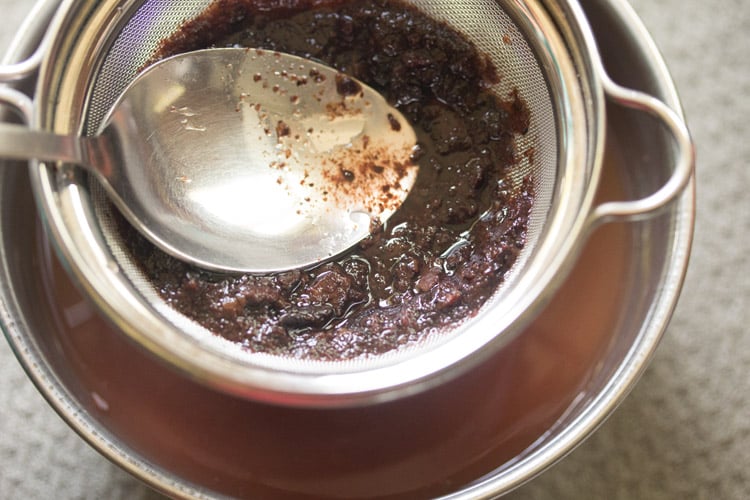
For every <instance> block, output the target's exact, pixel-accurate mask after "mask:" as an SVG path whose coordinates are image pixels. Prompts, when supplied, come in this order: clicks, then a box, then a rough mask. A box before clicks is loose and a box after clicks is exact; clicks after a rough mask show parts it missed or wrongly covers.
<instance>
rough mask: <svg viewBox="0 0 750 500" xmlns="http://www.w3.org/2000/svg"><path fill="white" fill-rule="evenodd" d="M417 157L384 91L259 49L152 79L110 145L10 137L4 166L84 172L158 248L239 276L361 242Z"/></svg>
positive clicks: (27, 134)
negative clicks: (53, 164) (51, 165)
mask: <svg viewBox="0 0 750 500" xmlns="http://www.w3.org/2000/svg"><path fill="white" fill-rule="evenodd" d="M415 144H416V136H415V134H414V131H413V130H412V129H411V127H410V126H409V124H408V122H407V121H406V119H404V117H403V116H402V115H401V114H400V113H399V112H398V111H397V110H395V109H394V108H392V107H390V106H389V105H388V103H387V102H386V101H385V100H384V99H383V97H382V96H380V95H379V94H378V93H377V92H375V91H374V90H373V89H371V88H369V87H367V86H366V85H364V84H362V83H360V82H358V81H356V80H354V79H352V78H349V77H347V76H345V75H343V74H341V73H339V72H338V71H336V70H335V69H332V68H329V67H326V66H324V65H322V64H319V63H317V62H312V61H310V60H306V59H302V58H298V57H294V56H291V55H288V54H279V53H276V52H270V51H262V50H255V49H210V50H203V51H197V52H192V53H188V54H183V55H179V56H175V57H173V58H170V59H166V60H163V61H161V62H159V63H157V64H155V65H154V66H151V67H150V68H148V69H147V70H146V71H144V72H143V73H142V74H141V75H140V76H139V77H137V78H136V79H135V80H134V81H133V82H132V84H131V85H130V86H129V87H128V88H127V89H126V90H125V92H124V93H123V95H122V96H121V98H120V99H119V100H118V101H117V103H116V104H115V106H114V107H113V109H112V111H111V112H110V114H109V116H108V118H107V119H106V120H105V123H104V126H103V127H102V128H101V130H100V133H99V135H97V136H96V137H75V136H61V135H54V134H49V133H45V132H39V131H30V130H28V129H26V128H23V127H20V126H14V125H8V124H3V125H2V126H0V157H5V158H16V159H30V158H34V159H39V160H57V161H61V162H66V163H75V164H78V165H81V166H82V167H84V168H86V169H87V170H88V171H89V172H91V173H93V174H94V175H95V176H96V177H97V178H98V180H99V181H100V182H101V183H102V184H103V185H104V186H105V188H106V191H107V192H108V194H109V196H110V198H111V199H112V201H113V202H114V203H115V205H116V206H117V207H118V208H119V209H120V211H122V213H123V214H124V215H125V216H126V217H127V218H128V220H129V221H130V222H131V223H132V224H133V225H134V226H135V227H136V228H137V229H138V230H139V231H141V232H142V233H143V234H144V235H145V236H146V237H148V238H149V239H150V240H151V241H152V242H154V243H155V244H156V245H157V246H159V247H160V248H162V249H163V250H165V251H166V252H168V253H170V254H172V255H174V256H175V257H177V258H179V259H183V260H185V261H188V262H191V263H193V264H196V265H198V266H200V267H203V268H207V269H212V270H217V271H228V272H235V271H242V272H272V271H281V270H287V269H292V268H298V267H305V266H309V265H312V264H315V263H318V262H320V261H322V260H325V259H328V258H330V257H332V256H335V255H337V254H339V253H341V252H343V251H345V250H347V249H348V248H350V247H351V246H352V245H354V244H356V243H357V242H359V241H360V240H361V239H362V238H364V237H366V236H367V235H368V234H370V231H371V227H372V225H373V224H374V223H380V222H384V221H385V220H386V219H387V218H388V217H389V216H390V215H391V214H392V213H393V212H394V211H395V210H396V209H397V208H398V207H399V206H400V204H401V202H402V201H403V200H404V198H405V197H406V196H407V194H408V192H409V190H410V189H411V186H412V184H413V183H414V180H415V178H416V173H417V168H416V166H415V165H414V164H413V163H412V162H411V155H412V153H413V148H414V147H415Z"/></svg>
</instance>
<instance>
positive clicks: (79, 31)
mask: <svg viewBox="0 0 750 500" xmlns="http://www.w3.org/2000/svg"><path fill="white" fill-rule="evenodd" d="M210 3H211V2H210V0H180V1H177V0H127V1H124V2H123V1H119V0H102V1H94V0H88V1H87V0H80V1H74V0H70V1H67V2H65V3H64V5H63V7H62V8H61V10H60V14H59V15H58V17H57V19H56V22H55V23H54V24H53V27H52V29H51V30H50V35H49V36H48V38H47V47H46V58H45V61H44V63H43V65H42V71H41V73H40V81H39V86H38V90H37V94H36V96H37V110H36V111H37V116H36V119H37V126H39V127H41V128H45V129H50V130H53V131H56V132H58V133H87V134H90V133H94V132H95V131H96V130H97V129H98V127H99V124H100V122H101V120H102V119H103V118H104V116H105V115H106V113H107V111H108V110H109V108H110V106H111V105H112V104H113V103H114V101H115V99H116V98H117V97H118V95H119V94H120V92H121V91H122V90H123V89H124V88H125V86H126V85H127V84H128V82H129V81H130V80H131V79H132V78H134V76H135V75H136V74H137V72H138V70H139V68H141V67H142V65H143V64H144V63H145V62H146V61H147V60H148V59H149V58H150V57H151V56H152V55H153V54H154V52H155V50H156V49H157V46H158V44H159V42H160V41H161V40H162V39H164V38H166V37H167V36H169V35H170V34H172V33H174V32H175V31H176V30H177V28H178V27H179V26H180V25H181V24H182V23H183V22H184V21H185V20H186V19H189V18H192V17H193V16H195V15H197V14H198V13H200V12H202V11H203V10H204V9H205V8H206V7H207V6H208V5H209V4H210ZM410 3H412V4H414V5H415V6H416V7H417V8H419V9H421V10H422V11H424V12H426V13H428V14H429V15H431V16H432V17H434V18H437V19H439V20H442V21H444V22H446V23H447V24H448V25H450V26H452V27H453V28H455V29H457V30H458V31H460V32H462V33H463V34H464V35H465V36H466V37H467V38H468V39H469V40H471V41H472V42H473V43H474V44H475V45H476V46H477V47H478V48H479V49H480V50H481V51H482V52H484V53H485V54H487V55H488V56H489V57H490V59H491V60H492V61H493V62H494V64H495V65H496V66H497V68H498V70H499V73H500V74H501V75H502V80H501V83H499V84H498V85H497V87H496V88H495V89H494V91H495V92H497V93H498V95H503V96H504V95H507V94H508V93H509V92H510V91H511V90H512V89H518V92H519V94H520V95H521V96H522V97H523V99H524V100H525V102H526V103H527V105H528V107H529V111H530V114H531V128H530V130H529V133H528V134H526V135H525V136H524V137H523V138H521V139H520V142H519V143H518V149H519V151H528V150H532V149H533V153H534V154H533V161H529V158H530V157H531V156H532V155H526V157H525V159H524V160H523V161H522V163H521V165H519V167H518V168H517V169H516V172H517V180H520V179H521V178H523V177H525V176H526V175H527V174H529V173H532V174H533V175H532V178H533V180H534V190H535V204H534V208H533V212H532V214H531V221H530V224H529V230H528V240H527V245H526V247H525V248H524V250H523V252H522V253H521V254H520V256H519V259H518V260H517V262H516V263H515V265H514V267H513V268H512V269H511V271H510V272H509V274H508V276H506V278H505V281H504V283H503V284H502V286H500V288H499V289H498V290H497V292H496V293H495V295H494V296H493V297H492V298H491V299H490V300H488V302H487V303H486V304H485V305H484V306H483V308H482V309H481V310H480V311H479V312H478V313H477V314H476V316H474V317H471V318H467V319H466V320H465V321H464V322H463V323H462V324H461V325H460V326H459V327H457V328H455V329H454V330H452V331H450V332H443V333H441V334H439V335H434V336H431V337H429V338H428V339H427V340H425V341H424V342H422V343H420V344H418V345H415V346H410V347H408V348H405V349H402V350H397V351H395V352H392V353H389V354H385V355H382V356H379V357H372V358H367V359H358V360H351V361H336V362H334V361H311V360H299V359H292V358H290V357H280V356H272V355H266V354H256V353H249V352H247V351H244V350H242V349H240V348H238V347H237V346H236V345H235V344H233V343H230V342H228V341H225V340H223V339H221V338H219V337H218V336H216V335H214V334H212V333H211V332H208V331H206V330H205V329H203V328H202V327H201V326H199V325H198V324H196V323H194V322H193V321H192V320H190V319H188V318H186V317H184V316H182V315H180V314H179V313H177V312H175V311H174V310H173V309H172V308H171V307H170V306H168V305H167V304H166V303H165V302H163V300H162V299H161V298H160V297H159V296H158V294H157V293H156V291H154V290H153V288H152V286H151V285H150V283H149V281H148V280H147V279H146V278H145V277H144V276H143V275H142V274H141V272H140V271H139V267H138V265H136V264H135V263H134V262H131V261H130V260H129V259H130V257H129V253H128V252H126V251H124V249H123V247H124V245H126V243H125V242H123V241H121V240H120V237H119V235H118V234H119V233H118V232H117V231H115V230H113V223H112V220H111V214H110V213H109V211H108V210H109V209H108V206H107V204H106V203H105V201H104V200H105V198H104V195H103V193H102V191H101V189H100V188H99V187H98V186H97V185H95V184H90V183H89V182H88V180H87V179H86V178H84V177H83V175H82V174H81V173H80V172H79V171H78V169H76V168H75V167H74V166H68V165H61V166H51V165H46V164H35V165H34V166H33V168H32V169H31V172H32V179H33V184H34V187H35V193H36V195H37V198H38V201H39V204H40V206H41V212H42V214H43V216H44V218H45V221H46V222H47V226H48V228H49V230H50V232H51V234H52V235H53V241H54V242H55V243H56V246H57V247H58V250H59V251H60V253H61V255H62V256H63V261H64V262H65V263H66V265H67V267H68V268H69V270H70V272H71V273H72V274H73V275H74V276H75V277H76V278H77V281H78V282H79V283H80V284H81V286H82V287H83V288H84V290H85V292H86V293H87V294H88V295H89V296H90V297H91V298H92V299H93V300H94V301H95V302H96V304H97V305H98V306H99V307H100V308H101V309H102V311H103V312H104V314H105V315H106V316H107V317H108V318H110V319H111V320H112V321H113V322H114V323H115V324H116V325H117V326H118V327H120V328H121V329H122V331H123V332H125V333H126V334H127V335H128V336H129V337H131V338H132V339H133V340H134V341H135V342H137V343H139V344H141V345H143V346H144V347H145V348H146V349H148V350H149V351H151V352H152V353H154V354H155V355H157V356H159V357H161V358H163V359H165V360H167V361H168V362H169V363H171V364H173V365H175V366H176V367H178V368H180V369H182V370H184V371H185V372H187V373H189V374H190V375H192V376H194V377H196V378H198V379H200V380H201V381H204V382H206V383H208V384H211V385H213V386H215V387H218V388H220V389H223V390H227V391H230V392H232V393H235V394H238V395H242V396H246V397H250V398H255V399H259V400H265V401H270V402H275V403H281V404H290V405H313V406H340V405H350V404H363V403H367V402H375V401H382V400H385V399H390V398H394V397H400V396H403V395H406V394H410V393H413V392H415V391H418V390H423V389H424V388H425V387H429V386H431V385H433V384H437V383H440V382H441V381H443V380H445V379H446V378H447V377H450V376H453V375H455V374H456V373H458V372H460V371H461V370H466V369H469V368H470V367H472V366H474V365H475V364H476V363H478V362H480V361H481V360H482V359H485V357H486V356H487V355H489V354H490V353H491V352H494V351H495V350H496V349H498V348H499V347H501V346H502V345H504V343H506V342H507V341H508V340H509V339H510V338H512V337H513V335H514V334H515V333H517V332H518V331H519V330H520V329H521V328H522V327H523V326H525V325H526V324H527V323H528V322H529V321H530V320H531V319H532V318H533V317H534V315H535V314H536V312H537V311H538V310H539V308H540V307H542V306H543V305H544V304H545V303H546V301H547V300H548V298H549V297H550V296H551V294H552V293H553V292H554V290H555V289H556V288H557V285H558V284H559V283H560V282H561V281H562V278H563V276H564V275H565V273H566V270H567V269H568V267H569V266H570V265H571V264H572V260H573V259H574V257H575V256H576V254H577V249H578V248H579V247H580V245H581V243H582V242H583V240H584V239H585V236H586V234H587V232H588V231H590V230H591V229H592V228H593V227H595V226H596V225H597V224H598V223H600V222H603V221H607V220H610V219H614V218H619V219H633V218H638V217H641V216H644V215H646V214H649V213H652V212H654V211H655V210H657V209H658V208H660V207H662V206H664V205H665V204H666V203H668V202H669V201H670V200H671V199H672V198H674V197H675V196H676V195H677V194H679V193H680V192H681V191H682V189H683V188H684V186H685V185H686V183H687V181H688V179H689V177H690V173H691V170H692V156H691V155H692V150H691V145H690V141H689V137H688V134H687V131H686V130H685V127H684V125H683V124H682V122H680V120H679V119H678V118H677V117H676V115H675V114H674V113H672V112H671V111H670V110H669V109H668V108H667V107H666V106H664V105H663V104H661V103H660V102H658V101H656V100H654V99H652V98H650V97H647V96H644V95H642V94H639V93H636V92H633V91H629V90H625V89H622V88H620V87H618V86H617V85H615V84H614V83H612V82H611V81H610V80H609V79H608V78H607V76H606V74H605V73H604V71H603V69H602V68H601V66H600V62H599V59H598V55H597V53H596V48H595V46H594V43H593V38H592V36H591V33H590V32H589V30H588V27H587V25H586V21H585V19H584V17H583V15H582V12H581V10H580V8H579V7H578V5H577V3H576V2H573V1H568V2H562V1H555V0H529V1H525V2H524V1H521V0H507V1H504V0H460V1H457V0H410ZM605 94H606V95H608V96H609V97H610V98H613V99H614V100H616V101H618V102H620V103H622V104H625V105H629V106H632V107H636V108H641V109H645V110H647V111H649V112H651V113H652V114H654V115H655V116H656V117H657V118H658V119H660V120H661V121H662V122H663V123H665V125H666V126H668V127H669V129H670V130H671V131H672V133H673V135H674V137H675V144H676V148H678V154H677V155H676V157H677V158H678V159H679V161H678V165H677V166H676V168H675V170H674V175H673V176H672V178H670V179H669V180H668V182H667V183H666V184H665V185H664V187H663V188H662V189H660V190H659V191H658V192H657V193H655V194H654V195H652V196H650V197H648V198H646V199H643V200H637V201H630V202H621V203H608V204H605V205H600V206H598V207H594V206H593V196H594V192H595V190H596V187H597V183H598V177H599V170H600V164H601V155H602V151H603V147H604V130H605V116H604V114H605Z"/></svg>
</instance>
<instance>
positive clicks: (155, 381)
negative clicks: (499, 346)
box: [37, 157, 629, 498]
mask: <svg viewBox="0 0 750 500" xmlns="http://www.w3.org/2000/svg"><path fill="white" fill-rule="evenodd" d="M616 166H617V158H616V157H610V158H609V160H608V162H607V168H608V169H609V170H612V167H616ZM614 174H615V175H613V173H612V172H610V174H609V175H605V184H604V186H603V190H602V195H603V197H604V198H607V199H609V198H612V197H615V196H618V195H619V192H620V189H619V187H618V181H617V179H616V172H614ZM39 233H41V231H39ZM628 241H629V240H628V232H627V229H626V226H622V225H610V226H606V227H604V228H603V229H601V230H598V231H597V232H596V233H595V234H594V235H593V237H592V238H591V240H590V241H589V243H588V244H587V246H586V248H585V250H584V252H583V254H582V255H581V258H580V259H579V262H578V264H577V266H576V267H575V269H574V271H573V272H572V275H571V276H570V278H569V279H568V280H567V282H566V283H565V284H564V286H563V287H562V289H561V290H560V292H559V293H558V294H557V295H556V297H555V298H554V300H553V301H552V303H551V304H549V306H548V307H547V308H546V309H545V311H544V312H543V313H542V314H541V316H540V317H539V318H538V319H537V320H536V321H535V322H534V323H533V324H532V325H531V326H530V327H529V328H528V329H527V331H525V332H524V333H523V334H521V335H520V336H519V337H518V338H517V339H515V340H514V341H513V342H512V343H511V344H510V345H508V346H507V347H506V348H504V349H503V350H502V351H501V352H499V353H497V354H496V355H494V356H492V357H491V359H490V360H489V361H487V362H485V363H484V364H483V365H481V366H480V367H478V368H476V369H474V370H472V371H471V372H470V373H468V374H465V375H463V376H461V377H459V378H458V379H455V380H453V381H451V382H448V383H445V384H443V385H442V386H440V387H438V388H436V389H433V390H430V391H428V392H425V393H423V394H420V395H417V396H413V397H410V398H406V399H403V400H399V401H395V402H391V403H387V404H381V405H378V406H374V407H368V408H357V409H346V410H300V409H289V408H282V407H274V406H268V405H265V404H258V403H254V402H250V401H244V400H241V399H237V398H235V397H231V396H227V395H224V394H221V393H218V392H215V391H213V390H210V389H208V388H206V387H204V386H202V385H200V384H197V383H195V382H194V381H192V380H190V379H188V378H186V377H185V376H183V375H181V374H179V373H176V372H174V371H173V370H171V369H170V368H168V367H165V366H164V365H162V364H161V362H159V361H158V360H155V359H153V358H152V357H151V356H149V355H147V354H144V353H143V352H142V351H141V350H140V349H139V348H138V347H136V346H134V345H133V344H132V343H131V342H130V341H128V340H127V339H126V338H125V337H124V336H123V335H122V334H120V333H118V332H117V331H116V330H114V329H112V328H111V327H110V326H109V324H108V323H107V322H106V321H105V320H103V319H102V318H101V317H100V316H98V315H97V314H96V313H95V312H94V309H93V307H92V306H90V305H89V304H88V302H86V301H85V300H84V299H82V298H81V296H80V294H79V293H78V292H77V291H76V289H75V288H74V286H73V285H72V284H71V282H70V281H69V279H68V277H67V275H66V274H65V272H64V271H63V269H62V267H61V266H60V265H59V263H58V262H57V260H56V259H50V258H48V257H47V258H46V265H44V266H42V268H43V270H42V271H41V273H42V276H39V277H37V278H38V279H41V280H43V282H45V283H46V284H47V286H48V287H49V292H50V296H51V297H54V300H51V301H50V304H48V305H47V307H49V308H51V310H52V313H54V314H55V315H57V316H58V317H59V318H60V321H59V324H60V328H59V331H57V332H54V333H55V334H56V335H57V337H58V340H59V342H60V345H61V347H62V351H63V353H64V357H63V358H62V360H61V361H60V363H61V364H62V365H64V364H65V363H66V362H67V363H68V365H67V366H61V367H60V369H62V370H65V371H67V370H72V373H74V377H75V379H77V381H78V384H79V385H78V388H77V389H76V388H74V391H75V392H76V393H77V397H78V398H79V400H80V403H81V405H82V406H83V407H84V408H85V409H86V410H87V411H89V412H90V413H91V414H92V415H93V416H94V418H96V419H97V420H99V421H100V422H101V424H102V425H103V427H104V428H106V429H107V430H108V431H110V432H111V433H112V434H113V435H114V436H116V438H117V439H119V440H121V441H122V442H124V443H127V444H128V445H129V446H130V447H131V448H132V449H133V450H134V451H135V452H136V453H138V454H140V455H141V456H143V457H145V458H146V459H147V460H149V461H151V462H152V463H154V464H157V465H159V466H161V467H163V468H164V469H166V470H167V471H170V472H173V473H174V474H176V475H178V476H179V477H181V478H184V479H185V480H186V481H189V482H191V483H194V484H197V485H200V486H201V487H205V488H208V489H210V490H212V491H215V492H219V493H221V494H226V495H232V496H240V497H248V496H251V497H254V498H255V497H263V498H290V497H300V496H310V497H323V496H326V497H339V498H356V497H360V498H364V497H389V498H415V497H427V496H434V495H438V494H444V493H448V492H451V491H455V490H457V489H460V488H461V486H462V485H465V484H467V483H468V482H471V481H472V480H475V479H476V478H478V477H480V476H482V475H484V474H487V473H489V472H491V471H492V470H494V469H496V468H497V467H500V466H502V464H504V463H506V462H507V461H509V460H511V459H512V458H513V457H515V456H517V455H518V454H519V453H521V452H522V451H523V450H525V449H527V448H528V447H529V446H531V445H532V444H533V443H534V442H535V441H536V440H537V439H539V438H540V437H541V436H542V435H543V434H544V433H545V432H546V431H547V430H549V429H550V428H551V427H552V426H553V424H554V423H555V421H556V420H557V419H558V418H559V417H560V416H561V415H562V414H563V412H564V411H565V410H566V408H567V407H568V406H569V405H570V404H571V403H572V402H573V401H574V399H575V398H576V396H577V395H578V394H579V392H580V390H581V389H582V388H583V386H584V385H585V383H586V382H587V380H589V378H590V377H591V376H592V375H593V374H594V373H595V370H596V365H597V363H598V361H599V360H600V359H602V357H603V356H604V355H605V353H606V351H607V349H608V346H609V345H610V342H611V340H612V339H611V337H612V335H611V332H612V331H613V330H614V323H615V321H616V319H617V318H616V317H617V311H618V303H619V301H620V300H621V297H622V293H623V287H622V286H621V284H622V283H623V282H624V279H623V278H624V276H626V273H627V267H628V263H629V260H628V253H627V248H628ZM38 247H39V250H40V257H41V259H42V261H45V256H49V254H50V251H49V247H48V244H47V242H46V240H45V239H44V238H41V239H40V242H39V245H38ZM602 269H606V270H607V272H602Z"/></svg>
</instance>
